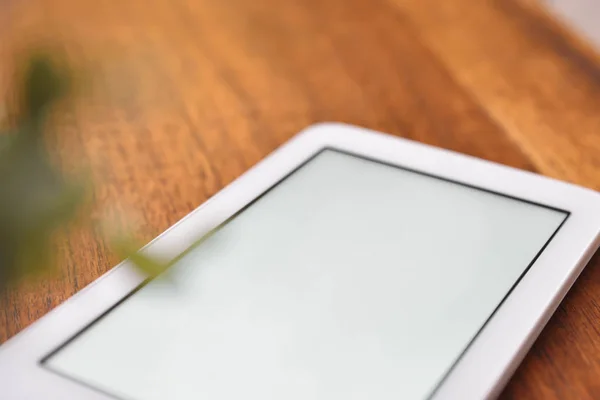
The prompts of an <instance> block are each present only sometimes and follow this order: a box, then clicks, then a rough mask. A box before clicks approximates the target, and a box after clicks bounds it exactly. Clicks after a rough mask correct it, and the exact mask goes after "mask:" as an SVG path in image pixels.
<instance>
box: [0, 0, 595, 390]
mask: <svg viewBox="0 0 600 400" xmlns="http://www.w3.org/2000/svg"><path fill="white" fill-rule="evenodd" d="M12 5H13V6H14V8H13V10H12V14H11V18H8V19H7V20H8V21H9V23H7V24H4V25H3V26H2V28H0V45H1V46H0V58H1V59H2V63H1V64H2V66H0V93H5V92H6V91H7V90H8V88H9V87H10V86H11V83H12V80H11V79H12V77H13V73H14V66H15V62H14V60H15V59H17V58H18V56H19V54H22V51H23V50H24V49H27V48H29V47H30V46H32V45H39V44H46V45H47V44H48V43H50V44H52V45H53V46H58V48H60V49H62V51H64V53H65V54H67V55H68V58H69V60H70V61H71V62H72V63H73V65H75V66H77V67H78V68H80V69H81V70H83V71H86V76H87V78H88V80H86V81H85V82H86V86H85V88H84V90H83V91H82V92H81V93H80V97H78V98H77V100H76V101H75V102H74V104H70V105H65V106H63V107H62V108H61V109H60V110H58V112H57V115H56V118H55V120H54V121H53V124H52V128H51V131H50V132H49V140H50V142H51V143H52V144H53V145H54V146H55V148H56V149H57V154H58V156H57V157H58V160H59V162H60V164H61V165H62V166H63V168H64V169H65V171H67V172H70V173H77V172H80V170H81V169H80V167H79V166H80V165H81V164H82V163H83V165H85V166H86V167H85V169H86V170H87V171H88V173H89V175H91V177H92V178H93V179H94V182H95V186H94V200H95V206H94V208H93V210H91V212H90V216H91V218H92V219H94V220H99V219H100V218H101V217H103V216H106V215H108V216H112V217H113V218H115V219H116V220H117V222H118V223H120V224H121V223H122V224H125V221H123V220H122V219H119V217H118V216H119V215H128V216H131V215H133V217H132V219H133V220H134V221H135V222H136V223H137V227H138V231H139V236H140V238H141V239H143V240H149V239H151V238H152V237H154V236H155V235H156V234H158V233H160V232H161V231H163V230H164V229H166V228H167V227H169V226H170V225H171V224H173V223H174V222H176V221H177V220H178V219H179V218H181V217H182V216H183V215H185V214H186V213H187V212H189V211H191V210H192V209H194V208H195V207H196V206H198V205H199V204H201V203H202V202H203V201H204V200H206V199H207V198H208V197H210V196H211V195H212V194H214V193H216V192H217V191H218V190H219V189H221V188H222V187H223V186H224V185H226V184H227V183H228V182H230V181H232V180H233V179H234V178H235V177H237V176H238V175H240V174H241V173H242V172H243V171H244V170H246V169H247V168H249V167H250V166H251V165H253V164H254V163H256V162H257V161H258V160H260V159H261V158H262V157H264V156H265V155H266V154H268V153H269V152H270V151H272V150H273V149H275V148H276V147H277V146H278V145H280V144H281V143H283V142H284V141H286V140H287V139H288V138H290V137H291V136H292V135H293V134H294V133H296V132H297V131H299V130H300V129H301V128H303V127H305V126H307V125H308V124H310V123H313V122H317V121H325V120H330V121H342V122H348V123H353V124H358V125H362V126H366V127H369V128H373V129H378V130H382V131H386V132H390V133H392V134H395V135H399V136H403V137H407V138H412V139H416V140H419V141H422V142H425V143H429V144H433V145H436V146H441V147H444V148H448V149H453V150H457V151H460V152H463V153H467V154H471V155H474V156H477V157H481V158H485V159H488V160H492V161H497V162H500V163H503V164H507V165H511V166H514V167H518V168H523V169H527V170H531V171H536V172H539V173H542V174H545V175H548V176H552V177H556V178H560V179H564V180H567V181H571V182H574V183H577V184H581V185H584V186H587V187H590V188H593V189H600V140H599V137H598V135H599V132H600V113H599V112H598V105H599V104H600V68H599V64H598V63H599V58H598V57H597V55H596V54H594V53H593V51H592V50H590V48H589V47H588V46H587V45H586V44H585V43H582V42H581V41H580V40H579V39H578V38H576V37H574V36H573V35H572V34H571V33H570V32H569V31H568V30H567V29H565V28H564V27H562V26H560V25H559V24H558V23H556V22H555V21H554V20H552V18H550V17H548V16H547V15H546V14H545V13H544V12H543V11H542V10H540V8H539V6H538V5H536V4H535V3H531V2H525V1H522V2H520V1H517V0H505V1H485V2H483V1H480V2H474V1H470V0H453V1H434V0H418V1H417V0H372V1H366V0H329V1H325V2H323V1H318V0H304V1H283V2H282V1H277V0H262V1H259V2H256V1H249V0H228V1H218V0H212V1H211V0H197V1H191V0H129V1H126V2H122V1H117V0H93V1H92V0H77V1H75V0H31V1H27V2H19V3H13V4H12ZM57 253H58V255H59V256H60V258H61V260H62V261H61V264H60V265H61V267H60V270H59V271H58V273H57V274H56V275H55V276H53V277H51V278H48V279H44V280H42V281H39V282H37V283H29V284H28V285H23V286H21V287H19V288H16V289H15V290H12V291H10V292H8V293H5V294H3V295H1V297H0V342H3V341H6V340H7V339H8V338H9V337H11V336H13V335H14V334H16V333H17V332H19V331H20V330H22V329H23V328H25V327H26V326H28V325H29V324H31V323H32V322H33V321H35V320H36V319H38V318H39V317H41V316H42V315H44V314H45V313H46V312H48V311H49V310H50V309H52V308H53V307H55V306H56V305H58V304H60V303H61V302H62V301H64V300H65V299H66V298H68V297H69V296H71V295H72V294H73V293H75V292H77V291H78V290H80V289H81V288H83V287H84V286H85V285H87V284H88V283H90V282H91V281H93V280H94V279H95V278H97V277H98V276H99V275H101V274H102V273H103V272H105V271H107V270H108V269H110V268H111V267H112V266H113V265H114V264H115V263H116V262H117V261H118V260H117V259H116V258H115V257H114V256H113V255H111V253H110V252H109V250H108V248H107V246H106V245H105V243H104V242H103V241H102V239H101V238H100V236H99V235H98V234H97V233H96V232H89V231H86V230H81V229H76V228H73V229H71V230H70V231H69V233H68V237H67V238H66V239H64V240H60V241H59V243H58V244H57ZM599 267H600V257H596V258H595V259H594V260H593V261H592V262H591V263H590V265H589V266H588V267H587V269H586V271H585V272H584V274H583V276H582V277H581V278H580V280H579V281H578V282H577V283H576V284H575V286H574V288H573V290H572V291H571V292H570V293H569V295H568V296H567V299H566V300H565V301H564V302H563V304H561V306H560V308H559V310H558V312H557V313H556V315H555V316H554V317H553V318H552V320H551V322H550V323H549V325H548V326H547V328H546V329H545V330H544V332H543V333H542V335H541V337H540V338H539V340H538V341H537V342H536V344H535V345H534V347H533V349H532V350H531V352H530V354H529V355H528V356H527V358H526V359H525V361H524V363H523V364H522V366H521V367H520V368H519V370H518V371H517V373H516V375H515V377H514V378H513V379H512V381H511V382H510V384H509V385H508V387H507V389H506V390H505V392H504V394H503V398H507V399H509V398H526V399H538V398H539V399H542V398H543V399H553V398H554V399H568V398H573V399H595V398H600V380H599V379H597V376H600V337H599V336H600V335H599V330H598V328H597V326H598V322H599V321H600V308H599V306H598V300H597V298H598V293H600V283H599V282H600V268H599Z"/></svg>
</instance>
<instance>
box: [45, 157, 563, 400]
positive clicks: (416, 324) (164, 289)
mask: <svg viewBox="0 0 600 400" xmlns="http://www.w3.org/2000/svg"><path fill="white" fill-rule="evenodd" d="M567 216H568V213H567V212H564V211H560V210H556V209H553V208H550V207H546V206H542V205H539V204H534V203H530V202H526V201H523V200H519V199H515V198H511V197H508V196H504V195H501V194H498V193H493V192H489V191H485V190H482V189H478V188H474V187H470V186H467V185H463V184H460V183H457V182H452V181H448V180H444V179H441V178H438V177H434V176H430V175H426V174H422V173H419V172H415V171H410V170H407V169H403V168H399V167H395V166H391V165H387V164H384V163H381V162H377V161H374V160H369V159H366V158H362V157H359V156H355V155H351V154H347V153H343V152H340V151H337V150H331V149H329V150H324V151H322V152H320V153H319V154H318V155H317V156H315V157H313V158H312V159H311V160H309V161H307V162H306V163H305V164H304V165H303V166H302V167H300V168H299V169H297V170H296V171H295V172H293V173H292V174H290V175H289V176H287V177H286V178H285V179H283V180H282V181H281V182H279V183H278V184H276V185H275V186H274V187H273V188H271V189H270V190H268V191H267V192H266V193H264V194H263V195H261V196H260V197H259V198H258V199H257V200H255V201H254V202H252V203H251V204H250V205H249V206H248V207H246V208H244V209H243V210H242V211H240V212H238V213H237V214H236V215H235V216H234V217H233V218H231V219H230V220H229V222H227V223H226V224H224V225H223V226H222V227H221V228H220V229H219V230H218V231H217V232H216V233H215V234H214V235H213V236H211V237H210V238H209V239H208V240H206V241H205V242H203V243H202V244H201V245H199V246H197V247H195V248H193V249H192V250H191V251H189V252H188V253H186V255H184V256H183V257H182V258H181V259H180V260H179V261H177V262H176V263H175V265H174V266H173V267H171V268H172V271H171V275H172V279H173V280H174V283H173V285H172V286H165V285H166V284H165V282H161V281H160V280H156V281H153V282H150V283H148V284H147V285H145V286H143V287H141V288H140V289H139V290H137V291H136V292H135V293H133V294H132V295H131V296H129V297H128V298H127V299H125V300H124V301H123V302H121V303H120V304H119V305H118V306H117V307H115V308H114V309H112V310H111V311H110V312H108V313H107V314H105V315H104V316H103V317H102V318H100V319H99V320H98V321H96V322H95V323H93V324H92V325H90V326H89V327H88V328H86V329H85V330H84V331H83V332H81V333H80V334H79V335H77V336H76V337H75V338H73V339H72V340H70V341H69V342H67V343H66V344H65V345H64V346H62V347H61V348H60V349H58V350H56V351H55V352H54V353H53V354H51V355H50V356H49V357H47V358H46V360H45V361H44V365H45V366H46V367H47V368H50V369H51V370H52V371H55V372H57V373H59V374H61V375H63V376H65V377H67V378H70V379H73V380H75V381H77V382H79V383H81V384H84V385H88V386H89V387H92V388H94V389H96V390H99V391H102V392H104V393H107V394H109V395H111V396H114V397H116V398H123V399H134V400H154V399H194V400H195V399H210V400H226V399H227V400H233V399H236V400H237V399H260V400H265V399H277V400H281V399H302V400H305V399H327V400H332V399H382V400H385V399H423V398H427V397H428V396H430V395H431V394H432V393H433V392H434V391H435V389H436V387H437V386H438V385H439V384H440V382H441V381H442V380H443V379H444V377H445V376H446V374H447V373H448V372H449V371H450V370H451V368H452V366H453V365H454V363H455V362H456V361H457V359H458V358H459V357H460V356H461V354H462V353H463V352H464V351H465V350H466V348H467V347H468V346H469V344H470V343H471V341H472V340H473V339H474V337H475V336H476V335H477V334H478V332H479V331H480V330H481V329H482V327H483V326H484V324H485V323H486V321H487V320H488V319H489V318H490V317H491V315H492V314H493V313H494V311H495V310H496V309H497V308H498V307H499V305H500V304H501V302H502V301H503V299H504V298H505V297H506V296H507V295H508V293H509V292H510V291H511V289H512V288H513V287H514V285H516V283H517V282H518V281H519V279H520V278H521V277H522V276H523V275H524V274H525V273H526V272H527V270H528V268H529V267H530V266H531V264H532V263H533V262H534V260H535V259H536V257H537V256H538V255H539V253H540V252H541V251H542V250H543V248H544V247H545V246H546V244H547V243H548V242H549V241H550V240H551V238H552V236H553V235H554V234H555V232H556V231H557V230H558V229H559V227H560V225H561V224H562V222H563V221H564V220H565V219H566V218H567Z"/></svg>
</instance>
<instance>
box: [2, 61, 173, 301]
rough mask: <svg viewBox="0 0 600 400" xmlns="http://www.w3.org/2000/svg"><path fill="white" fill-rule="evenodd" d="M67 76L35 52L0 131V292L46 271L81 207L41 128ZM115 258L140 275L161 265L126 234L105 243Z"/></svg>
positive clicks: (80, 196) (69, 82) (81, 196)
mask: <svg viewBox="0 0 600 400" xmlns="http://www.w3.org/2000/svg"><path fill="white" fill-rule="evenodd" d="M72 77H73V75H72V74H71V73H70V72H69V70H68V69H67V68H66V67H65V66H64V65H61V64H60V63H58V62H57V60H56V58H55V57H53V56H51V55H50V54H46V53H43V52H37V53H34V54H32V55H31V57H30V58H29V59H28V62H27V63H26V65H25V67H24V70H23V76H22V77H21V80H22V81H21V82H18V87H17V88H16V89H17V99H18V102H19V103H18V108H19V110H18V111H19V112H18V115H17V119H16V121H15V124H13V126H12V127H11V128H12V129H11V128H8V131H7V132H0V290H2V289H4V288H6V287H7V286H9V285H11V284H14V283H17V282H18V281H21V280H22V279H23V278H26V277H29V276H32V275H34V274H38V273H41V272H45V271H49V270H51V267H52V265H53V263H54V260H55V257H54V253H55V249H54V247H53V243H54V241H53V239H54V237H55V234H56V233H57V231H59V230H60V228H64V227H65V226H67V225H68V224H69V223H72V222H74V221H75V220H76V218H77V212H78V210H80V209H81V208H82V207H83V206H84V205H85V204H86V203H87V196H86V190H84V188H85V186H84V185H82V184H81V183H74V182H71V180H69V179H67V178H66V177H65V176H64V175H63V174H62V173H61V172H60V170H59V169H57V168H56V167H55V166H54V165H53V162H52V158H51V153H50V151H49V149H48V147H47V144H46V143H45V141H44V135H43V134H44V128H45V126H46V124H47V119H48V116H49V114H50V113H51V111H52V108H53V106H54V105H55V104H56V103H57V102H58V101H59V100H60V99H62V98H65V97H66V96H68V95H69V93H70V91H71V89H72V86H73V78H72ZM111 241H112V244H113V247H114V248H115V251H116V252H117V254H119V255H120V256H122V257H130V260H131V261H133V262H134V263H135V264H136V265H137V266H138V267H139V268H140V269H141V270H142V271H143V272H145V273H146V274H149V275H152V276H154V275H157V274H158V273H160V272H162V271H163V270H164V265H163V264H161V263H159V262H156V261H155V260H152V259H150V258H148V257H146V256H143V255H141V254H139V253H137V249H138V247H137V246H135V244H134V242H133V241H132V240H131V239H129V238H128V237H127V236H126V235H125V236H123V235H122V236H120V237H118V238H112V239H111Z"/></svg>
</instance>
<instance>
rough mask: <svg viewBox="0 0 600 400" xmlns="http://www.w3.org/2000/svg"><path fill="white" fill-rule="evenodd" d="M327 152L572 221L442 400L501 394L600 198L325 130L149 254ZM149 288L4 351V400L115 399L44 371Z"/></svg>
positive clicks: (349, 130)
mask: <svg viewBox="0 0 600 400" xmlns="http://www.w3.org/2000/svg"><path fill="white" fill-rule="evenodd" d="M324 147H332V148H336V149H340V150H345V151H348V152H352V153H355V154H358V155H362V156H366V157H369V158H372V159H377V160H381V161H384V162H387V163H390V164H396V165H399V166H402V167H406V168H410V169H414V170H417V171H421V172H425V173H428V174H431V175H436V176H439V177H443V178H447V179H451V180H455V181H459V182H462V183H465V184H468V185H472V186H476V187H480V188H483V189H487V190H491V191H494V192H499V193H502V194H505V195H509V196H513V197H517V198H520V199H524V200H528V201H531V202H535V203H541V204H544V205H548V206H551V207H554V208H559V209H563V210H566V211H569V212H570V216H569V217H568V218H567V220H566V221H565V223H564V224H563V226H562V227H561V228H560V230H559V231H558V232H557V233H556V235H555V237H554V238H553V239H552V240H551V241H550V243H549V244H548V245H547V247H546V248H545V250H544V251H543V252H542V253H541V254H540V256H539V257H538V258H537V260H535V262H534V264H533V265H532V267H531V268H530V269H529V271H528V272H527V273H526V274H525V275H524V277H523V278H522V279H521V280H520V281H519V283H518V284H517V285H516V287H514V289H513V290H512V292H511V293H510V295H509V296H508V297H507V298H506V299H505V300H504V302H503V303H502V305H501V306H500V307H499V309H497V310H496V312H495V313H494V314H493V316H492V317H491V318H490V320H489V321H488V322H487V324H486V325H485V326H484V327H483V328H482V330H481V331H480V332H479V334H478V336H477V337H476V338H475V339H474V341H473V342H472V343H471V345H470V346H469V347H468V349H467V350H466V351H465V353H464V354H463V355H462V356H461V357H460V358H459V360H458V361H457V362H456V364H455V365H454V367H453V368H452V370H451V371H450V373H449V374H448V375H447V376H446V378H445V379H444V380H443V382H442V384H441V385H440V386H439V387H438V389H437V390H436V391H435V393H434V394H433V396H432V398H433V399H479V398H490V397H494V396H496V395H497V394H499V392H500V390H501V389H502V387H503V386H504V385H505V383H506V382H507V380H508V379H509V378H510V376H511V375H512V373H513V372H514V370H515V369H516V367H517V366H518V364H519V362H520V361H521V359H522V358H523V357H524V356H525V354H526V352H527V351H528V349H529V348H530V346H531V345H532V343H533V341H534V340H535V338H536V337H537V335H538V334H539V332H540V331H541V330H542V328H543V326H544V325H545V324H546V322H547V321H548V319H549V317H550V316H551V315H552V313H553V312H554V310H555V309H556V307H557V306H558V304H559V302H560V301H561V300H562V298H563V297H564V295H565V294H566V292H567V291H568V289H569V288H570V287H571V285H572V284H573V282H574V281H575V279H576V278H577V276H578V275H579V273H580V272H581V270H582V269H583V267H584V266H585V265H586V263H587V262H588V260H589V259H590V257H591V256H592V255H593V253H594V251H595V250H596V249H597V247H598V244H599V240H600V195H599V194H597V193H596V192H594V191H591V190H588V189H584V188H581V187H577V186H574V185H571V184H568V183H564V182H560V181H556V180H552V179H549V178H545V177H542V176H539V175H536V174H533V173H529V172H525V171H521V170H517V169H514V168H509V167H506V166H502V165H498V164H495V163H492V162H488V161H484V160H481V159H477V158H474V157H470V156H466V155H462V154H458V153H454V152H451V151H447V150H443V149H439V148H435V147H431V146H427V145H424V144H420V143H416V142H412V141H408V140H404V139H400V138H396V137H392V136H388V135H384V134H381V133H377V132H374V131H370V130H367V129H363V128H358V127H353V126H348V125H343V124H336V123H323V124H317V125H313V126H311V127H309V128H307V129H305V130H304V131H303V132H301V133H299V134H298V135H296V136H295V137H294V138H293V139H292V140H290V141H289V142H287V143H286V144H285V145H283V146H282V147H281V148H279V149H277V150H276V151H275V152H273V153H272V154H271V155H269V156H268V157H267V158H265V159H264V160H263V161H261V162H260V163H258V164H257V165H256V166H254V167H253V168H251V169H250V170H249V171H247V172H246V173H245V174H243V175H242V176H241V177H240V178H238V179H237V180H235V181H234V182H233V183H231V184H230V185H228V186H227V187H226V188H224V189H223V190H221V191H220V192H219V193H217V194H216V195H215V196H214V197H212V198H211V199H210V200H208V201H207V202H205V203H204V204H203V205H201V206H200V207H198V208H197V209H195V210H194V211H192V212H191V213H190V214H188V215H187V216H186V217H185V218H183V219H182V220H181V221H179V222H178V223H177V224H175V225H174V226H172V227H171V228H169V229H168V230H167V231H165V232H164V233H162V234H161V235H160V236H159V237H157V238H156V239H154V240H153V241H152V242H151V243H150V244H148V245H147V246H146V247H145V248H144V250H143V251H146V252H149V253H152V254H156V255H159V256H160V257H167V258H174V257H176V256H177V255H179V254H180V253H181V252H183V251H184V250H186V249H187V248H188V247H189V246H190V245H192V244H193V243H194V242H195V241H197V240H198V239H199V238H201V237H202V236H203V235H204V234H205V233H207V232H208V231H210V230H211V229H212V228H214V227H216V226H218V225H219V224H220V223H222V222H224V221H225V220H226V219H227V218H229V217H230V216H232V215H233V214H235V213H236V212H237V211H238V210H240V209H241V208H243V207H244V206H245V205H246V204H248V203H249V202H251V201H252V200H253V199H254V198H256V197H257V196H259V195H260V194H261V193H263V192H264V191H265V190H267V189H268V188H269V187H271V186H272V185H273V184H274V183H276V182H277V181H279V180H280V179H281V178H283V177H284V176H285V175H287V174H288V173H289V172H290V171H292V170H293V169H294V168H296V167H297V166H298V165H300V164H302V163H303V162H304V161H305V160H306V159H307V158H309V157H310V156H311V155H313V154H315V153H316V152H318V151H319V150H321V149H322V148H324ZM142 280H143V277H141V276H140V275H138V274H137V273H136V272H135V270H134V269H133V268H132V267H131V266H130V265H128V262H127V261H124V262H122V263H121V264H119V265H118V266H116V267H115V268H113V269H112V270H111V271H109V272H108V273H106V274H105V275H103V276H102V277H100V278H99V279H97V280H96V281H95V282H93V283H92V284H90V285H89V286H87V287H86V288H85V289H83V290H82V291H80V292H79V293H77V294H76V295H75V296H73V297H72V298H70V299H68V300H67V301H65V302H64V303H63V304H62V305H60V306H59V307H57V308H56V309H54V310H52V311H51V312H49V313H48V314H47V315H46V316H44V317H43V318H41V319H40V320H39V321H37V322H35V323H34V324H32V325H31V326H30V327H28V328H27V329H25V330H23V331H22V332H21V333H19V334H18V335H16V336H15V337H13V338H12V339H10V340H9V341H7V342H6V343H5V344H4V345H3V346H1V347H0V388H1V389H0V393H1V394H2V397H6V398H8V399H40V398H44V399H90V400H108V399H114V398H113V397H112V396H109V395H106V394H103V393H101V392H98V391H95V390H93V389H91V388H88V387H86V386H84V385H81V384H78V383H76V382H74V381H71V380H69V379H65V378H63V377H61V376H58V375H57V374H55V373H53V372H51V371H50V370H48V369H46V368H44V367H42V366H41V364H40V360H41V359H42V358H43V357H44V356H46V355H47V354H49V353H50V352H51V351H52V350H54V349H56V348H57V347H58V346H60V345H61V344H62V343H64V342H65V341H67V339H69V338H70V337H72V336H73V335H74V334H76V333H77V332H79V331H80V330H81V329H82V328H83V327H85V326H86V325H88V324H89V323H90V322H91V321H93V320H94V319H96V318H97V317H98V316H100V315H102V314H103V313H105V312H106V311H107V310H108V309H109V308H110V307H111V306H113V305H115V303H117V302H118V301H119V300H121V299H122V298H123V297H124V296H125V295H126V294H128V293H129V292H130V291H131V290H133V289H134V288H136V287H137V286H138V285H139V284H140V283H141V282H142Z"/></svg>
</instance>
